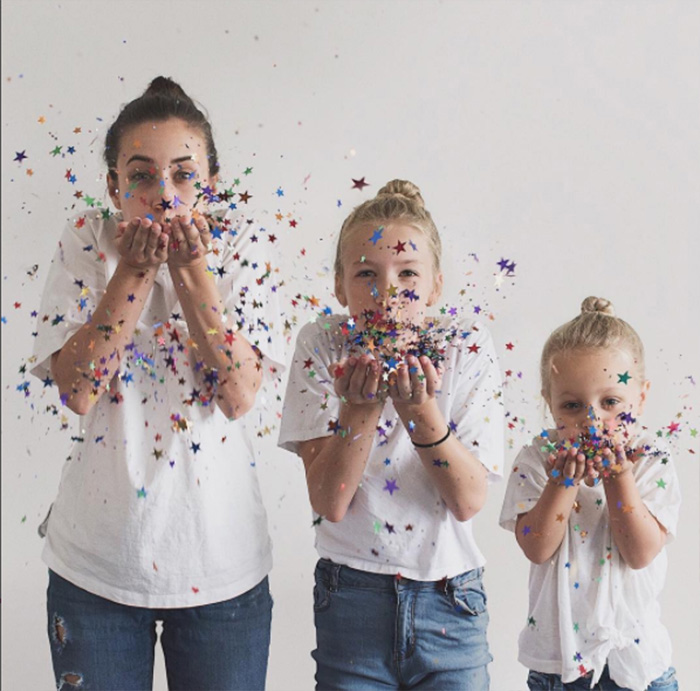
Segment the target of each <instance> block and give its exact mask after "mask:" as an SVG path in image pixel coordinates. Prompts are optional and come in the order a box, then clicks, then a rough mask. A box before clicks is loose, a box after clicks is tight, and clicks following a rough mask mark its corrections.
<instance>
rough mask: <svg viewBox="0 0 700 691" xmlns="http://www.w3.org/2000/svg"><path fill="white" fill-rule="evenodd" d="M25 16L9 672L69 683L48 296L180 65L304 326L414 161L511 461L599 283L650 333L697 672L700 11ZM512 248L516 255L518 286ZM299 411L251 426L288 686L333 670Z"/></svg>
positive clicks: (496, 613) (17, 92) (10, 269)
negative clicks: (58, 559)
mask: <svg viewBox="0 0 700 691" xmlns="http://www.w3.org/2000/svg"><path fill="white" fill-rule="evenodd" d="M2 14H3V22H2V135H3V136H2V276H3V282H2V288H3V290H2V326H1V328H2V336H3V339H2V344H3V350H2V384H3V393H2V402H3V409H2V419H3V430H2V431H3V435H2V453H3V460H2V479H3V503H2V532H3V540H2V630H3V636H2V677H3V688H8V689H43V688H48V687H49V686H50V685H51V684H52V681H51V672H50V658H49V647H48V643H47V640H46V635H45V631H44V629H45V623H44V620H45V604H44V590H45V587H46V569H45V567H44V566H43V564H42V563H41V561H40V558H39V554H40V550H41V541H40V539H39V538H38V537H37V533H36V526H37V524H38V523H39V522H40V520H41V519H42V518H43V516H44V514H45V512H46V510H47V508H48V506H49V504H50V502H51V501H52V499H53V497H54V494H55V492H56V489H57V484H58V477H59V474H60V469H61V465H62V463H63V461H64V459H65V457H66V456H67V455H68V452H69V451H68V450H69V447H70V436H71V434H75V433H76V430H75V427H76V420H75V418H74V416H73V415H72V414H70V413H64V412H62V411H61V410H59V409H58V408H56V407H55V406H56V405H57V404H58V400H57V395H56V392H55V389H53V390H52V389H46V390H43V389H42V384H41V382H38V381H31V380H30V379H29V378H28V377H27V376H26V375H25V374H24V373H23V372H22V368H23V365H24V363H26V360H27V357H28V356H29V354H30V353H31V348H32V336H31V332H32V331H33V321H34V320H33V318H32V311H33V310H36V309H38V305H39V296H40V292H41V288H42V286H43V283H44V280H45V278H46V271H47V268H48V264H49V261H50V258H51V255H52V254H53V251H54V248H55V245H56V242H57V240H58V237H59V233H60V231H61V229H62V227H63V224H64V222H65V220H66V218H67V217H68V216H69V215H71V214H72V213H75V212H76V211H82V210H84V209H85V208H86V203H85V196H86V195H89V196H91V197H93V198H95V199H96V200H97V201H101V202H102V203H103V204H107V203H108V200H107V196H106V194H105V190H104V188H105V181H104V175H103V170H102V166H101V163H100V156H101V150H102V143H103V135H104V131H105V129H106V126H107V125H108V124H109V123H110V122H111V121H112V120H113V119H114V117H115V116H116V114H117V112H118V110H119V108H120V106H121V105H123V104H124V103H126V102H127V101H129V100H131V99H132V98H134V97H136V96H137V95H138V94H140V93H141V92H142V91H143V90H144V89H145V87H146V85H147V84H148V82H149V81H150V79H152V78H153V77H154V76H156V75H158V74H164V75H167V76H172V77H173V78H174V79H176V80H177V81H179V82H180V83H181V84H182V85H183V87H184V88H185V90H186V91H188V92H189V93H190V94H191V95H192V96H193V97H194V98H196V99H198V100H199V101H200V102H201V103H203V104H204V105H205V106H206V108H207V110H208V112H209V114H210V116H211V119H212V122H213V124H214V132H215V136H216V138H217V144H218V148H219V153H220V157H221V160H222V164H223V171H222V172H223V176H224V178H225V179H226V180H228V181H232V180H234V179H235V178H238V179H239V180H240V188H237V189H238V190H239V191H244V190H246V189H247V191H248V192H249V193H250V194H252V195H253V199H252V200H251V201H250V203H249V210H250V211H251V212H254V213H255V215H256V216H257V217H258V218H260V219H262V220H263V222H265V223H266V224H267V227H268V228H270V229H273V232H274V233H275V234H276V235H277V236H278V238H279V242H278V249H279V252H280V259H279V261H280V263H281V267H282V271H283V272H285V275H286V276H287V277H288V288H289V290H290V291H291V292H292V295H294V294H297V293H298V294H299V295H300V298H299V299H297V300H296V303H297V304H296V305H294V304H292V302H291V301H290V300H288V301H287V303H286V307H285V319H287V320H288V321H289V322H290V324H291V325H292V332H291V333H290V338H291V339H293V337H294V335H295V333H296V330H297V329H298V327H299V326H300V325H301V324H303V323H304V322H305V321H307V320H308V319H311V318H313V317H314V315H315V313H316V312H317V311H318V310H319V309H320V308H321V307H324V306H325V305H327V304H328V305H331V306H332V307H334V308H336V309H337V308H338V306H337V304H336V303H335V302H334V301H333V298H332V296H331V292H330V289H331V285H332V284H331V273H330V266H331V264H332V255H333V245H334V239H335V234H336V233H337V231H338V229H339V227H340V223H341V221H342V219H343V218H344V217H345V215H346V214H347V213H348V212H349V210H350V209H351V208H352V206H353V205H355V204H357V203H359V202H361V201H364V200H365V199H367V198H368V197H369V196H370V195H373V194H374V193H376V191H377V189H378V188H379V186H380V185H381V184H383V183H384V182H385V181H387V180H389V179H391V178H394V177H403V178H408V179H410V180H412V181H414V182H416V183H417V184H418V185H419V186H420V187H421V189H422V190H423V193H424V197H425V199H426V202H427V205H428V208H429V209H431V211H432V213H433V216H434V217H435V219H436V221H437V223H438V226H439V228H440V229H441V232H442V233H443V241H444V246H445V270H446V281H447V290H446V295H445V304H449V305H459V306H460V307H461V308H463V309H464V310H466V311H467V312H468V313H471V312H473V311H474V309H475V308H477V307H478V308H480V309H481V315H482V317H483V318H484V319H485V320H486V322H487V323H488V325H489V327H490V329H491V330H492V333H493V335H494V338H495V341H496V344H497V347H498V350H499V353H500V356H501V366H502V369H503V370H504V372H505V373H506V377H505V380H506V404H507V410H508V413H509V418H508V421H509V423H510V425H509V428H508V429H507V430H506V436H507V439H508V452H507V459H506V462H507V467H508V469H509V468H510V465H511V464H512V461H513V458H514V457H515V454H516V452H517V449H518V448H519V446H520V445H522V444H523V443H524V442H525V441H527V440H528V438H529V435H530V433H533V432H538V431H539V430H540V428H541V427H542V425H543V424H544V421H545V418H544V412H543V408H542V406H541V404H540V401H539V397H538V395H537V394H538V389H539V386H538V377H537V362H538V357H539V351H540V349H541V347H542V344H543V342H544V340H545V338H546V336H547V335H548V334H549V332H550V331H551V330H552V328H554V327H555V326H557V325H559V324H560V323H562V322H563V321H565V320H566V319H569V318H571V317H573V316H575V314H576V313H577V312H578V307H579V304H580V302H581V300H582V299H583V298H584V297H585V296H587V295H589V294H596V295H603V296H605V297H608V298H610V299H612V300H613V301H614V303H615V305H616V308H617V311H618V314H619V315H620V316H623V317H624V318H626V319H627V320H628V321H630V322H631V323H632V324H633V325H634V326H635V327H636V328H637V330H638V331H639V333H640V335H641V336H642V339H643V340H644V342H645V345H646V348H647V353H648V354H647V360H648V363H647V367H648V375H649V377H650V379H651V380H652V389H651V394H650V400H649V405H648V407H647V410H646V412H645V420H644V421H645V422H646V424H647V425H648V426H649V427H651V428H653V429H662V428H667V426H668V425H670V424H671V422H679V423H680V430H679V432H678V433H676V434H675V435H674V438H675V441H674V445H675V448H676V450H677V452H676V462H677V467H678V472H679V476H680V479H681V482H682V484H683V495H684V503H683V506H682V510H681V522H680V530H679V533H680V534H679V537H678V539H677V540H676V542H675V543H674V544H672V545H671V546H670V548H669V559H670V568H669V577H668V580H667V585H666V589H665V592H664V595H663V598H662V606H663V612H664V617H665V620H666V622H667V624H668V626H669V628H670V631H671V635H672V638H673V641H674V655H675V664H676V667H677V669H678V673H679V678H680V681H681V686H682V688H684V689H686V690H687V691H692V690H693V689H697V688H698V684H699V683H700V682H699V681H698V679H700V658H699V657H698V654H697V653H698V650H700V630H699V624H698V622H699V621H700V588H699V587H698V585H699V583H698V580H699V576H700V565H699V550H698V542H699V541H698V535H699V531H698V525H699V514H698V505H699V501H698V499H699V497H698V486H699V483H698V479H699V474H698V453H699V452H700V448H699V444H698V438H697V437H696V436H695V434H694V430H697V429H698V428H699V427H700V420H699V417H700V416H699V415H698V394H697V386H696V383H697V381H698V379H699V378H700V359H699V356H698V352H699V347H698V346H699V345H700V338H699V335H700V333H699V326H698V325H699V323H700V310H699V308H698V305H699V304H700V281H698V277H697V268H696V265H697V262H698V260H699V259H700V241H699V237H700V235H699V233H698V220H699V219H700V203H699V201H698V190H699V184H700V127H699V123H700V78H699V76H698V75H700V40H698V37H699V36H700V4H698V3H695V2H692V1H691V0H688V1H687V2H672V1H669V2H636V3H631V2H614V3H613V2H606V3H597V2H586V3H573V2H557V3H554V2H468V1H466V0H465V1H463V2H460V1H453V2H449V1H445V2H437V1H432V0H422V1H415V2H411V1H406V2H395V1H392V0H387V1H384V2H380V1H377V2H363V1H355V2H353V1H351V0H338V1H333V0H325V1H324V0H317V1H316V2H306V1H289V2H282V1H279V2H270V1H260V2H242V1H231V2H216V1H209V2H202V3H195V2H175V1H171V2H168V1H166V0H162V1H159V0H152V1H150V2H149V1H145V0H141V1H138V2H130V1H121V2H100V1H96V0H90V1H87V0H81V1H77V0H64V1H63V2H48V1H44V0H42V1H34V2H28V1H26V0H25V1H24V2H19V1H18V0H12V1H10V0H4V1H3V3H2ZM78 128H79V129H78ZM58 146H60V147H61V149H60V151H58V152H56V153H55V154H52V153H50V152H52V151H54V150H55V147H58ZM71 147H72V149H71ZM22 152H24V154H25V155H26V158H25V159H24V160H22V161H20V160H16V159H21V158H22V157H21V156H17V154H18V153H22ZM248 167H250V168H252V169H253V170H252V172H249V174H248V175H245V173H244V171H245V169H246V168H248ZM68 169H70V170H71V171H72V173H73V174H74V175H75V176H76V178H77V181H76V183H75V184H71V183H70V182H69V181H68V180H67V179H66V171H67V170H68ZM363 177H364V178H365V179H366V181H367V182H368V183H369V186H368V187H366V188H365V189H364V191H359V190H357V189H351V188H352V179H360V178H363ZM278 189H281V190H282V192H283V195H284V196H280V195H279V194H278V192H277V190H278ZM77 190H80V191H82V192H83V198H82V199H77V198H76V197H74V196H73V194H74V193H75V192H76V191H77ZM275 214H280V216H279V218H278V217H277V216H276V215H275ZM290 221H295V222H296V227H293V225H292V224H291V223H290ZM503 258H506V259H509V260H510V261H514V262H516V268H515V271H514V275H513V276H509V277H507V278H505V280H503V282H502V283H500V285H499V284H498V280H497V276H498V274H499V268H498V265H497V262H498V261H499V260H501V259H503ZM314 298H317V300H318V304H319V306H320V307H315V306H314V302H315V300H314ZM291 342H293V341H290V343H291ZM506 343H512V344H513V345H514V347H513V349H512V350H508V349H506V347H505V345H506ZM289 355H291V351H290V353H289ZM27 382H29V384H27ZM274 403H275V401H274V392H273V393H271V394H270V398H269V404H270V405H269V410H268V411H267V412H265V413H263V414H262V415H261V416H260V418H259V419H256V420H254V421H253V422H254V423H255V426H256V429H257V430H258V431H259V432H260V434H261V435H262V436H261V438H260V439H259V440H258V447H259V458H260V462H259V463H258V466H259V470H260V475H261V482H262V485H263V491H264V496H265V501H266V506H267V509H268V512H269V518H270V528H271V533H272V537H273V540H274V549H275V567H274V569H273V572H272V574H271V583H272V589H273V595H274V597H275V609H274V620H273V638H272V649H271V658H270V671H269V684H268V687H269V688H270V689H271V690H273V691H277V690H279V691H288V690H289V691H292V690H296V689H300V690H303V689H309V688H312V685H313V663H312V660H311V658H310V657H309V651H310V650H311V648H312V647H313V638H314V632H313V624H312V609H311V605H312V598H311V587H312V570H313V563H314V561H315V553H314V549H313V533H312V528H311V514H310V510H309V506H308V500H307V498H306V489H305V484H304V477H303V471H302V468H301V464H300V462H299V461H298V460H297V459H296V458H295V457H293V456H292V455H289V454H287V453H285V452H282V451H279V450H277V449H276V447H275V445H274V442H275V439H276V435H277V417H276V414H277V412H278V410H279V407H278V405H277V407H275V405H273V404H274ZM504 489H505V483H500V484H499V485H494V486H493V487H492V488H491V493H490V497H489V501H488V505H487V507H486V509H485V510H484V511H483V512H482V513H481V514H480V515H479V516H478V517H477V518H476V519H475V523H476V525H475V532H476V536H477V540H478V541H479V544H480V545H481V547H482V549H483V551H484V552H485V554H486V557H487V559H488V565H487V571H486V576H485V582H486V587H487V590H488V592H489V609H490V612H491V628H490V633H489V636H490V643H491V647H492V652H493V654H494V658H495V659H494V662H493V664H492V665H491V675H492V688H493V689H494V691H523V689H524V688H525V683H524V679H525V676H526V671H525V670H524V668H522V667H521V666H520V665H519V664H518V662H517V661H516V650H517V635H518V632H519V630H520V629H521V627H522V625H523V624H524V623H525V619H526V616H527V611H526V608H527V601H526V595H527V568H528V565H527V561H526V560H525V558H524V557H523V556H522V555H521V554H520V552H519V550H518V548H517V546H516V543H515V540H514V539H513V536H512V535H511V534H509V533H506V532H505V531H503V530H501V529H500V528H499V527H498V525H497V516H498V513H499V510H500V504H501V501H502V498H503V492H504ZM156 688H157V689H164V688H165V684H164V674H163V669H162V660H161V659H159V662H158V668H157V670H156Z"/></svg>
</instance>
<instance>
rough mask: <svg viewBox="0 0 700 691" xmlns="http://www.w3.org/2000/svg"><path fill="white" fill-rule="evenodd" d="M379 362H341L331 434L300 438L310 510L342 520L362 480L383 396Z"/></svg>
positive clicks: (382, 404) (337, 374) (329, 519)
mask: <svg viewBox="0 0 700 691" xmlns="http://www.w3.org/2000/svg"><path fill="white" fill-rule="evenodd" d="M379 378H380V374H379V366H378V364H377V362H376V361H374V360H372V359H371V358H369V357H367V356H363V357H361V358H360V359H359V360H356V359H355V358H350V359H349V360H347V361H345V362H341V363H340V365H339V369H338V371H337V372H336V381H335V389H336V393H338V395H339V396H340V398H341V404H340V412H339V415H338V422H337V429H335V430H334V432H335V433H334V434H333V436H330V437H320V438H318V439H311V440H309V441H303V442H301V443H300V444H299V455H300V456H301V458H302V460H303V461H304V468H305V469H306V484H307V485H308V488H309V500H310V502H311V506H312V508H313V510H314V511H315V512H316V513H317V514H319V515H321V516H323V518H325V519H326V520H328V521H331V522H333V523H336V522H338V521H342V520H343V518H344V516H345V513H346V512H347V510H348V507H349V506H350V502H351V501H352V498H353V497H354V496H355V492H356V491H357V488H358V486H359V484H360V482H361V480H362V474H363V473H364V470H365V466H366V465H367V459H368V458H369V453H370V450H371V448H372V444H373V442H374V435H375V434H376V430H377V424H378V422H379V418H380V416H381V414H382V410H383V408H384V401H383V399H381V397H379V396H377V390H378V387H379Z"/></svg>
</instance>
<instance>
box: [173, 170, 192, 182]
mask: <svg viewBox="0 0 700 691" xmlns="http://www.w3.org/2000/svg"><path fill="white" fill-rule="evenodd" d="M196 177H197V173H195V172H194V171H189V170H178V171H177V173H175V179H176V180H179V181H180V182H187V181H188V180H194V179H195V178H196Z"/></svg>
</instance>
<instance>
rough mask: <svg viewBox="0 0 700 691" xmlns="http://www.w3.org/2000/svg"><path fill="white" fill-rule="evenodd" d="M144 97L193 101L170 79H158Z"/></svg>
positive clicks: (151, 84) (152, 83) (149, 86)
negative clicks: (163, 97)
mask: <svg viewBox="0 0 700 691" xmlns="http://www.w3.org/2000/svg"><path fill="white" fill-rule="evenodd" d="M143 95H144V96H165V97H167V98H179V99H181V100H186V101H191V100H192V99H191V98H190V97H189V96H188V95H187V94H186V93H185V91H184V90H183V88H182V87H181V86H180V85H179V84H178V83H177V82H174V81H173V80H172V79H170V77H156V78H155V79H154V80H153V81H152V82H151V83H150V84H149V85H148V88H147V89H146V91H144V94H143Z"/></svg>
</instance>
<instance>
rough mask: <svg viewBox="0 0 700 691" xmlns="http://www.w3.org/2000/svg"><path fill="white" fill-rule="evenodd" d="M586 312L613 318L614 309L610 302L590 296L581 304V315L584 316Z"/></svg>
mask: <svg viewBox="0 0 700 691" xmlns="http://www.w3.org/2000/svg"><path fill="white" fill-rule="evenodd" d="M586 312H599V313H601V314H607V315H608V316H609V317H614V316H615V308H614V307H613V304H612V302H610V300H606V299H605V298H596V297H592V296H591V297H587V298H586V299H585V300H584V301H583V302H582V303H581V314H585V313H586Z"/></svg>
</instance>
